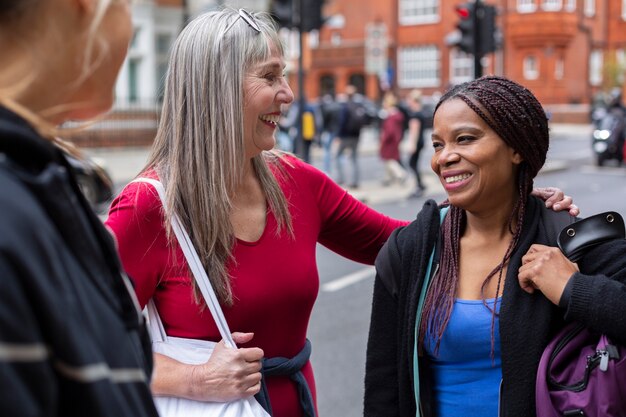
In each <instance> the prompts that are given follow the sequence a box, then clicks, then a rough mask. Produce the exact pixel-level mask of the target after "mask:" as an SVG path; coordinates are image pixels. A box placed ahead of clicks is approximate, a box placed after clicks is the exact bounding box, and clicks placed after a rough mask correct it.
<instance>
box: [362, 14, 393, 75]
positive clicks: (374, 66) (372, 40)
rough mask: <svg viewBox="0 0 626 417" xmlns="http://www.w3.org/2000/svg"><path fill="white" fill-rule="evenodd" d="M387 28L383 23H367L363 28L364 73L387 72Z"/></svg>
mask: <svg viewBox="0 0 626 417" xmlns="http://www.w3.org/2000/svg"><path fill="white" fill-rule="evenodd" d="M388 46H389V40H388V39H387V26H385V24H384V23H369V24H368V25H367V26H366V27H365V72H366V73H367V74H374V75H376V74H380V73H384V72H386V71H387V60H388V56H387V49H388Z"/></svg>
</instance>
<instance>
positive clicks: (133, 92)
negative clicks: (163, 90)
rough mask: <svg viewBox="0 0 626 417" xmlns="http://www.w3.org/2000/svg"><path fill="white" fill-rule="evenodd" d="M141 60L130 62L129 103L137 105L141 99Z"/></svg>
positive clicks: (130, 60) (131, 60)
mask: <svg viewBox="0 0 626 417" xmlns="http://www.w3.org/2000/svg"><path fill="white" fill-rule="evenodd" d="M140 65H141V61H140V60H139V59H129V60H128V102H129V103H136V102H137V100H138V99H139V84H138V82H139V66H140Z"/></svg>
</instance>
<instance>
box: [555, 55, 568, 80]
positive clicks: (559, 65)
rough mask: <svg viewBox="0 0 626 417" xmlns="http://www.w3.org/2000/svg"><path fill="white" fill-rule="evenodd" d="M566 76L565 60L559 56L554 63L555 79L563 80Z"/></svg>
mask: <svg viewBox="0 0 626 417" xmlns="http://www.w3.org/2000/svg"><path fill="white" fill-rule="evenodd" d="M564 77H565V60H564V59H563V58H557V59H556V62H555V63H554V79H555V80H562V79H563V78H564Z"/></svg>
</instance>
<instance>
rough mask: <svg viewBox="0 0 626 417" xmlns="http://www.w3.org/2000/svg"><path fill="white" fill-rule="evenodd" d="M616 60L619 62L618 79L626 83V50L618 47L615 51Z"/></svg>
mask: <svg viewBox="0 0 626 417" xmlns="http://www.w3.org/2000/svg"><path fill="white" fill-rule="evenodd" d="M615 61H616V62H617V68H618V69H619V71H618V73H617V81H618V82H619V83H622V84H623V83H624V73H626V50H624V49H618V50H616V51H615Z"/></svg>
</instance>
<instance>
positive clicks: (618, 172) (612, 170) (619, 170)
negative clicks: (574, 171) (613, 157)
mask: <svg viewBox="0 0 626 417" xmlns="http://www.w3.org/2000/svg"><path fill="white" fill-rule="evenodd" d="M580 172H581V173H583V174H599V175H610V176H616V177H623V176H624V175H626V170H624V168H623V167H608V166H605V167H598V166H592V165H584V166H582V167H581V169H580Z"/></svg>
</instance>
